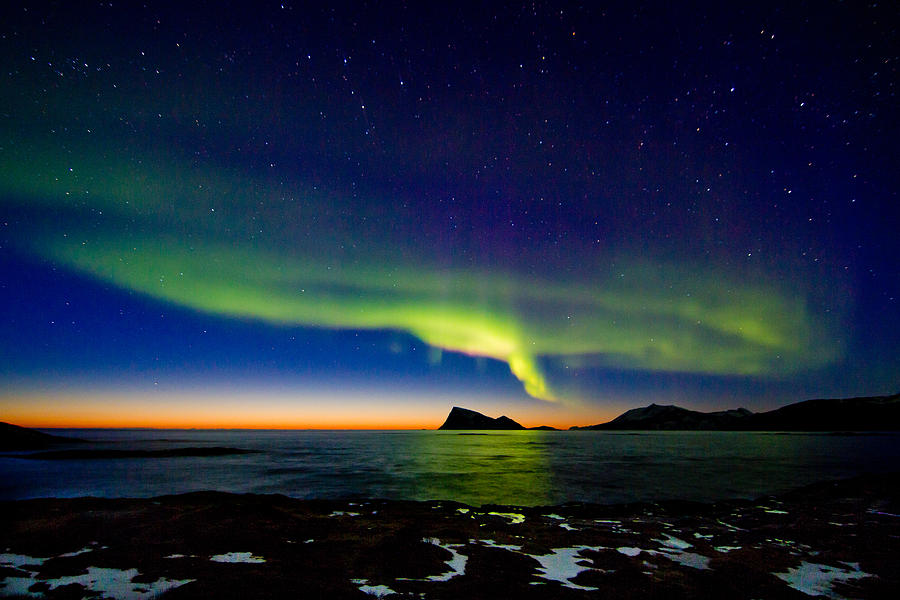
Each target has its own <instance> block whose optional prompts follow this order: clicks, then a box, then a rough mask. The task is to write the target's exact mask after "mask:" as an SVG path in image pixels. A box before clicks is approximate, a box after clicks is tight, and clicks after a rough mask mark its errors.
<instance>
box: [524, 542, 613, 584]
mask: <svg viewBox="0 0 900 600" xmlns="http://www.w3.org/2000/svg"><path fill="white" fill-rule="evenodd" d="M583 550H594V551H597V550H599V548H597V547H592V546H576V547H574V548H554V549H553V552H551V553H550V554H542V555H539V556H536V555H534V554H528V555H526V556H530V557H531V558H533V559H535V560H536V561H538V562H539V563H540V564H541V568H540V571H541V572H540V574H538V577H540V578H541V579H546V580H548V581H558V582H560V583H561V584H563V585H564V586H565V587H568V588H572V589H576V590H587V591H593V590H596V589H598V588H595V587H589V586H585V585H579V584H577V583H572V581H570V580H571V579H574V578H575V577H577V576H578V575H579V574H580V573H583V572H584V571H596V570H599V569H594V568H592V567H583V566H581V565H579V564H578V561H581V560H584V558H583V557H580V556H578V555H579V554H580V553H581V552H582V551H583Z"/></svg>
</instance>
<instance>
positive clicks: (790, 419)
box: [570, 394, 900, 431]
mask: <svg viewBox="0 0 900 600" xmlns="http://www.w3.org/2000/svg"><path fill="white" fill-rule="evenodd" d="M570 429H575V430H578V429H581V430H625V429H632V430H675V431H700V430H712V431H900V394H893V395H891V396H865V397H859V398H839V399H817V400H805V401H803V402H796V403H794V404H788V405H787V406H783V407H781V408H777V409H775V410H770V411H767V412H762V413H753V412H751V411H749V410H747V409H746V408H738V409H733V410H724V411H717V412H700V411H696V410H688V409H686V408H681V407H679V406H672V405H668V406H660V405H658V404H651V405H650V406H645V407H643V408H633V409H631V410H629V411H626V412H624V413H622V414H621V415H619V416H618V417H616V418H615V419H613V420H612V421H609V422H608V423H600V424H598V425H589V426H587V427H571V428H570Z"/></svg>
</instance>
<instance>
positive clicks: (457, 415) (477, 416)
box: [438, 406, 525, 430]
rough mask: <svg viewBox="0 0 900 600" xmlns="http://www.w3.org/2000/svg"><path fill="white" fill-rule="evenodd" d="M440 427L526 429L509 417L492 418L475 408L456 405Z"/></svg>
mask: <svg viewBox="0 0 900 600" xmlns="http://www.w3.org/2000/svg"><path fill="white" fill-rule="evenodd" d="M438 429H503V430H510V429H525V428H524V427H522V426H521V425H519V424H518V423H516V422H515V421H513V420H512V419H510V418H509V417H497V418H496V419H492V418H491V417H487V416H485V415H483V414H481V413H479V412H475V411H474V410H469V409H468V408H460V407H458V406H454V407H453V408H452V409H451V410H450V414H449V415H447V420H446V421H444V424H443V425H441V426H440V427H438Z"/></svg>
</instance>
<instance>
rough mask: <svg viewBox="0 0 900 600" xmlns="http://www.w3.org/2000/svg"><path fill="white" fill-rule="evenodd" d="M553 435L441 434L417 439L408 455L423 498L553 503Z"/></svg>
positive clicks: (477, 503)
mask: <svg viewBox="0 0 900 600" xmlns="http://www.w3.org/2000/svg"><path fill="white" fill-rule="evenodd" d="M555 434H558V432H553V431H497V432H493V431H492V432H475V431H472V432H459V431H441V432H435V434H434V435H423V436H416V438H415V441H416V442H417V444H416V445H417V446H418V447H417V448H415V452H414V453H411V455H410V456H409V461H410V463H411V466H412V469H413V472H416V473H420V474H421V476H419V477H417V478H416V480H415V482H413V485H414V487H415V490H414V493H413V495H414V496H415V498H416V499H419V500H434V499H446V498H453V499H454V500H457V501H459V502H463V503H465V504H471V505H473V506H480V505H482V504H489V503H494V504H527V505H532V506H534V505H539V504H548V503H550V501H551V490H552V489H553V486H552V474H551V470H550V468H549V467H550V457H549V455H548V447H550V446H552V445H554V444H555V441H554V439H553V436H554V435H555Z"/></svg>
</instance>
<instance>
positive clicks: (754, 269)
mask: <svg viewBox="0 0 900 600" xmlns="http://www.w3.org/2000/svg"><path fill="white" fill-rule="evenodd" d="M67 10H68V9H64V8H59V7H54V8H46V7H41V8H34V9H30V10H23V7H17V8H13V9H10V13H11V14H10V15H9V17H8V18H7V19H5V20H4V25H3V26H2V31H3V34H4V35H3V37H2V60H3V66H4V70H3V73H2V77H3V82H4V83H3V87H2V92H0V98H2V100H3V107H4V108H3V110H2V115H0V135H2V138H0V211H2V214H0V216H2V226H3V227H2V238H0V239H2V249H0V252H2V260H3V265H2V267H3V270H2V277H3V280H2V284H3V287H2V290H0V291H2V296H0V302H2V303H3V304H4V306H5V308H6V310H4V313H5V315H6V317H5V322H4V323H3V327H2V329H0V336H2V337H0V339H2V345H3V358H4V363H5V365H6V366H5V368H4V370H3V372H0V376H2V377H3V379H4V380H5V381H6V385H5V387H6V388H7V391H6V392H5V393H4V394H3V396H2V397H0V408H2V409H3V413H5V414H12V415H14V416H16V415H22V417H21V419H20V420H23V419H24V420H26V421H27V420H30V421H31V422H34V423H41V424H53V423H56V422H62V421H63V420H64V418H65V415H63V414H61V413H64V412H70V413H77V412H78V410H79V406H82V407H83V399H84V398H85V397H89V396H91V395H92V394H93V395H94V396H95V397H108V398H109V402H108V403H109V411H110V414H112V413H113V412H116V411H118V412H120V413H126V412H127V411H128V410H129V406H131V407H136V406H137V404H136V400H135V398H141V405H142V406H145V405H146V406H151V407H152V406H153V405H154V402H156V403H157V405H158V406H160V407H169V408H166V409H165V410H175V409H172V408H171V400H172V398H175V397H177V398H180V399H181V400H180V401H179V402H178V403H177V404H180V405H181V406H182V409H184V406H186V405H190V404H195V406H193V407H192V410H195V412H196V413H197V414H198V415H200V416H197V417H196V419H195V420H191V421H188V420H183V421H181V422H183V423H185V424H201V425H202V424H203V423H204V422H205V423H207V424H212V425H215V426H219V425H222V424H223V423H224V424H226V425H232V426H234V425H240V423H241V422H239V421H228V420H227V419H226V420H224V421H223V420H222V419H221V415H217V416H216V417H215V418H213V417H211V416H210V417H208V418H207V421H204V420H203V417H202V414H203V411H204V409H208V410H209V411H214V407H215V405H216V401H215V400H212V399H211V397H212V396H215V393H213V394H210V390H213V391H214V390H220V391H221V395H222V397H240V398H244V399H245V400H244V401H243V403H244V404H245V405H247V406H249V407H250V408H249V409H248V410H244V411H243V413H242V414H244V415H245V416H244V419H245V420H244V421H243V422H245V423H246V422H247V415H248V414H252V413H253V412H254V407H255V410H257V412H258V413H260V414H262V413H265V414H266V415H268V416H267V417H266V419H267V420H265V421H264V424H265V425H266V426H274V425H277V424H278V423H279V417H278V410H275V409H273V407H274V406H278V407H281V408H280V409H279V410H283V411H285V412H284V414H285V415H287V414H288V413H290V414H291V415H294V416H292V417H291V418H290V419H288V420H286V421H285V424H286V425H285V426H304V425H306V426H317V425H316V424H321V423H327V424H328V425H329V426H334V425H336V426H339V425H340V423H341V422H342V421H341V420H340V418H337V417H335V418H334V419H332V420H331V421H329V420H327V419H324V420H318V421H315V422H313V421H312V420H307V421H304V419H303V417H302V414H297V413H298V411H297V407H298V406H311V405H310V404H309V403H310V402H311V400H310V398H315V403H316V405H317V406H320V405H321V404H322V403H323V402H324V403H326V404H327V403H334V405H335V406H337V405H340V404H341V403H346V404H347V405H350V404H352V405H354V406H359V405H360V403H362V404H363V405H365V402H366V401H365V400H364V398H365V397H366V395H367V394H369V395H370V396H371V398H372V400H371V403H372V406H373V409H374V408H381V409H383V410H385V411H387V412H391V411H393V412H392V414H395V415H399V414H401V413H402V411H403V410H407V409H408V407H409V406H410V405H415V406H416V410H417V411H420V412H421V411H423V410H425V409H426V408H428V407H433V408H431V410H433V412H434V414H435V417H434V419H435V420H439V419H440V418H441V417H442V416H443V414H444V412H445V410H446V408H447V407H449V405H450V404H468V405H474V406H473V408H479V407H480V406H490V407H501V409H502V410H505V411H507V412H509V413H511V414H512V413H516V411H518V413H517V414H519V415H524V417H520V420H522V421H524V422H528V424H532V425H534V424H539V423H536V422H529V420H530V419H531V418H532V417H530V416H529V415H535V416H534V417H533V418H534V419H544V420H549V421H553V423H551V424H563V423H568V424H574V422H573V421H572V420H573V419H582V420H583V419H588V420H590V419H594V418H596V419H598V420H600V419H602V418H603V417H605V416H607V415H608V414H609V413H611V412H612V413H614V412H617V410H618V409H620V408H622V407H627V406H630V405H633V404H634V403H648V402H651V401H657V402H662V403H669V402H678V403H681V404H683V405H690V404H691V403H693V405H694V406H701V407H722V408H727V407H731V406H732V405H736V404H737V403H744V404H750V408H757V407H762V406H769V405H771V403H779V402H781V403H784V402H787V401H792V400H796V399H801V398H803V397H807V396H829V395H861V394H875V393H887V392H890V391H893V390H894V388H896V387H897V386H898V384H900V380H898V375H897V368H896V367H897V359H896V356H897V350H898V349H900V343H898V341H900V340H898V334H897V332H896V327H894V326H893V325H891V324H892V323H895V322H896V319H897V317H898V316H900V315H898V312H900V311H898V309H897V300H896V294H897V291H898V290H897V287H898V282H897V279H898V276H897V273H898V270H897V267H898V260H897V250H898V242H897V240H896V235H894V233H893V232H895V231H896V230H897V225H900V223H898V218H897V214H898V211H897V208H896V201H897V197H896V194H897V185H896V184H897V175H896V168H895V164H894V163H895V160H894V159H893V158H892V156H893V154H892V151H891V144H890V141H891V140H892V139H893V138H894V135H895V134H896V133H897V132H896V119H895V117H894V116H893V111H892V110H891V109H890V107H891V106H892V105H895V104H896V102H895V95H894V94H895V84H896V60H897V55H896V49H897V45H896V31H895V30H891V29H890V25H889V22H890V20H891V19H890V15H889V14H888V13H890V9H888V8H878V7H846V6H842V5H838V4H834V5H832V4H828V5H827V6H826V7H825V8H823V9H821V10H817V12H816V14H814V15H813V14H806V13H805V12H804V9H803V8H802V7H798V8H796V9H792V10H787V9H783V8H778V7H767V6H758V5H756V4H754V5H753V8H744V9H737V8H728V9H723V8H717V7H714V6H707V5H705V4H699V5H697V14H687V13H690V11H686V14H679V15H672V14H669V13H667V12H666V11H665V9H663V8H662V7H661V6H656V5H652V4H651V5H645V6H642V7H636V8H633V9H632V8H627V9H626V8H623V9H621V12H620V10H619V9H616V10H601V9H599V8H597V9H591V8H586V9H574V8H569V7H568V6H550V5H548V6H541V7H538V8H532V7H530V6H529V7H528V8H527V9H526V8H513V7H508V6H505V7H500V6H497V7H491V8H490V10H488V9H487V8H484V11H482V10H481V9H477V8H472V9H471V10H469V9H467V8H458V9H453V8H440V9H435V8H428V9H426V8H424V7H423V8H419V9H416V8H410V7H406V8H393V7H391V8H367V7H365V6H362V5H359V6H357V5H352V4H351V5H350V6H348V7H343V8H333V7H309V6H304V7H292V6H289V5H282V4H280V3H275V4H271V5H268V4H266V5H264V6H263V7H262V8H261V9H259V10H255V9H251V8H250V7H249V6H247V5H244V4H243V3H236V4H234V5H229V6H228V8H227V9H225V10H217V11H216V14H214V15H213V14H207V13H205V12H203V11H200V10H194V11H174V10H170V9H168V8H166V7H165V6H153V5H152V4H151V5H150V6H149V7H145V8H142V9H140V10H137V9H135V10H133V11H132V10H129V9H127V8H120V7H109V6H106V5H97V6H95V7H93V8H90V9H86V10H85V11H78V13H77V14H75V13H74V12H73V13H69V12H67ZM73 10H74V9H73ZM485 11H486V12H485ZM732 11H733V12H732ZM894 17H896V15H894ZM845 22H849V23H852V24H854V27H849V28H844V29H843V30H841V32H839V33H837V32H835V31H834V28H835V27H836V24H837V23H845ZM75 23H77V24H78V25H73V24H75ZM613 34H614V35H613ZM826 34H827V37H828V38H829V41H828V43H827V44H826V42H825V37H826ZM892 53H893V54H892ZM873 73H874V74H873ZM149 315H153V317H152V318H148V316H149ZM166 315H168V319H169V320H168V321H167V322H166V323H163V322H162V319H164V318H166ZM173 321H174V322H176V323H177V327H176V328H175V329H173V328H172V326H171V325H169V323H172V322H173ZM48 323H51V325H48ZM210 332H211V333H210ZM204 336H206V337H207V338H210V339H208V340H206V341H204V339H203V338H204ZM361 340H362V341H361ZM74 348H77V350H76V351H75V352H73V351H72V350H73V349H74ZM410 386H411V387H410ZM273 389H276V390H278V392H277V393H273V392H272V390H273ZM349 389H352V390H353V392H352V396H353V398H354V399H353V400H352V402H351V401H350V400H349V399H348V397H347V390H349ZM392 389H394V390H397V398H398V400H397V401H396V403H395V404H396V406H394V407H393V408H387V407H386V405H389V404H391V402H392V401H391V400H390V399H389V398H390V397H391V396H390V393H387V394H386V393H384V392H385V390H388V391H389V390H392ZM411 389H414V390H415V391H414V392H412V391H410V390H411ZM197 390H204V392H203V393H198V392H197ZM235 390H238V391H235ZM267 390H268V391H267ZM267 394H268V395H267ZM42 395H43V396H42ZM400 396H402V397H403V400H402V401H400V400H399V398H400ZM36 397H43V398H44V400H43V403H41V402H38V403H37V404H38V405H41V406H47V407H49V406H51V405H52V406H53V407H54V408H52V409H50V408H46V411H45V414H42V415H36V414H32V413H28V412H27V411H26V410H25V408H26V407H27V406H28V405H34V404H35V402H34V399H35V398H36ZM276 397H277V400H275V398H276ZM292 397H295V398H296V403H295V405H294V407H293V408H291V409H287V408H286V407H287V406H290V404H291V400H290V399H291V398H292ZM65 398H68V400H66V399H65ZM79 398H81V400H79ZM154 398H156V399H155V400H154ZM267 398H268V399H267ZM361 398H362V400H361ZM61 399H62V400H61ZM767 403H768V404H767ZM65 407H69V408H68V409H66V408H65ZM397 407H401V408H397ZM403 407H406V408H403ZM245 408H246V406H245ZM161 410H162V409H161ZM319 410H320V409H319V408H316V411H319ZM336 410H337V409H336ZM151 412H152V410H151ZM176 412H177V410H176ZM299 412H300V413H302V411H299ZM417 414H419V413H417ZM537 415H540V416H539V417H538V416H537ZM96 418H97V419H98V422H100V421H102V420H103V419H102V418H101V417H99V416H98V417H96ZM285 419H287V417H285ZM5 420H11V419H5ZM250 421H252V419H250ZM398 421H403V425H404V426H406V425H407V424H411V425H413V426H415V425H420V426H429V425H431V423H429V422H421V421H415V420H412V421H409V422H407V421H405V420H403V419H398ZM171 422H172V423H179V421H178V420H177V419H173V420H172V421H171ZM154 423H155V421H154ZM254 423H256V424H259V423H263V422H262V421H259V422H255V421H254ZM364 423H365V421H360V422H354V426H362V425H364ZM377 424H378V425H379V426H382V425H385V423H382V422H380V421H379V422H378V423H377ZM388 425H389V424H388Z"/></svg>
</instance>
